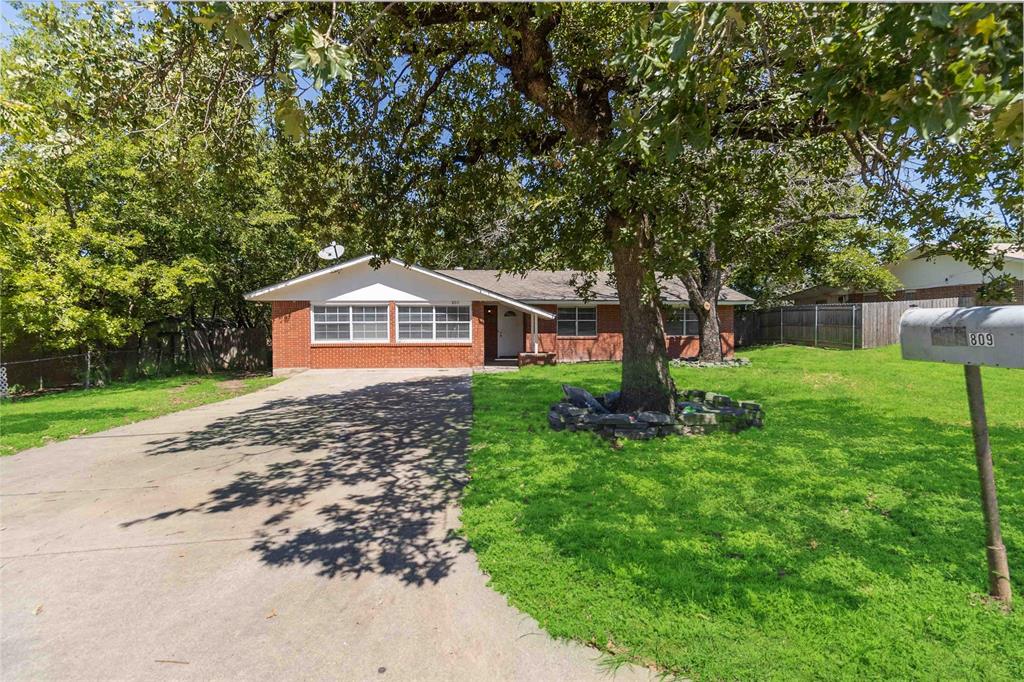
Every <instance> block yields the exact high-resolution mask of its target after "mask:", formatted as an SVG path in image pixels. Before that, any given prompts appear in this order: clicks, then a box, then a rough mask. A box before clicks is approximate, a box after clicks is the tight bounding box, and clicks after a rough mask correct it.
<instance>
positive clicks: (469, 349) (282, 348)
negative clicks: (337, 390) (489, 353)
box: [272, 301, 484, 369]
mask: <svg viewBox="0 0 1024 682" xmlns="http://www.w3.org/2000/svg"><path fill="white" fill-rule="evenodd" d="M388 308H389V316H390V318H391V325H390V326H391V329H390V339H389V340H388V341H386V342H384V341H381V342H379V343H317V344H314V343H311V339H310V335H311V330H310V325H309V301H284V302H274V304H273V311H272V312H273V317H274V320H273V331H274V339H273V344H274V369H285V368H290V367H308V368H311V369H332V368H342V367H366V368H370V367H475V366H479V365H482V364H483V361H484V328H483V316H484V309H483V304H482V303H479V302H475V303H473V304H472V307H471V310H472V315H473V321H472V327H473V330H472V339H473V340H472V342H471V343H447V342H433V341H432V342H423V343H419V342H417V343H408V342H403V343H398V342H397V341H396V333H397V332H396V330H397V328H398V326H397V324H396V314H397V309H396V306H395V304H394V303H390V304H389V306H388ZM279 339H280V341H279Z"/></svg>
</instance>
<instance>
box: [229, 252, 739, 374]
mask: <svg viewBox="0 0 1024 682" xmlns="http://www.w3.org/2000/svg"><path fill="white" fill-rule="evenodd" d="M369 261H370V257H369V256H364V257H362V258H356V259H355V260H350V261H348V262H345V263H338V264H336V265H332V266H331V267H328V268H324V269H323V270H318V271H316V272H311V273H309V274H308V275H302V276H301V277H296V278H294V279H290V280H288V281H286V282H281V283H279V284H274V285H272V286H268V287H265V288H263V289H260V290H258V291H253V292H252V293H249V294H247V295H246V297H245V298H246V300H249V301H257V302H261V303H270V304H271V305H272V306H273V307H272V317H273V329H272V331H273V351H274V353H273V356H274V371H275V372H276V373H283V372H288V371H292V370H295V369H302V368H336V367H478V366H482V365H485V364H488V363H492V362H500V361H502V360H505V361H506V362H508V363H510V364H512V363H518V364H529V363H552V362H576V361H583V360H616V359H620V358H621V357H622V324H621V320H620V316H619V305H618V298H617V294H616V292H615V288H614V287H612V286H610V285H609V284H607V282H606V281H605V280H607V277H606V276H601V277H599V281H598V284H597V285H596V286H595V287H594V288H593V291H592V293H591V299H590V300H588V301H583V300H580V297H579V296H578V294H577V293H576V291H575V289H574V288H573V286H572V284H571V283H570V280H571V278H572V275H573V273H571V272H567V271H562V272H547V271H539V270H536V271H531V272H528V273H527V274H526V275H525V276H515V275H510V274H506V275H504V276H499V273H498V272H497V271H495V270H430V269H428V268H423V267H419V266H417V265H405V264H404V263H402V262H401V261H398V260H392V261H391V262H389V263H386V264H384V265H383V266H381V267H380V268H378V269H374V268H372V267H371V266H370V263H369ZM662 293H663V302H664V304H665V305H666V310H667V311H668V312H669V316H668V318H667V320H666V327H667V332H668V335H667V336H666V339H665V344H666V347H667V349H668V351H669V354H670V355H671V356H672V357H680V356H690V355H696V353H697V351H698V339H697V334H698V330H697V321H696V317H695V316H694V315H693V313H692V312H691V311H690V310H688V309H687V308H686V301H687V295H686V288H685V287H684V286H683V284H682V283H681V282H679V281H678V280H669V281H667V282H666V283H664V285H663V287H662ZM751 302H752V301H751V299H749V298H747V297H746V296H743V295H742V294H740V293H738V292H736V291H733V290H732V289H723V291H722V300H721V301H719V308H718V311H719V319H720V322H721V340H722V349H723V351H724V352H725V353H726V354H727V355H731V354H732V350H733V307H734V306H736V305H746V304H750V303H751Z"/></svg>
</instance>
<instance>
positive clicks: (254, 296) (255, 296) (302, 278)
mask: <svg viewBox="0 0 1024 682" xmlns="http://www.w3.org/2000/svg"><path fill="white" fill-rule="evenodd" d="M370 258H372V256H360V257H359V258H353V259H352V260H349V261H345V262H344V263H338V264H337V265H332V266H330V267H326V268H323V269H320V270H314V271H313V272H307V273H306V274H305V275H299V276H298V277H293V278H292V279H286V280H285V281H283V282H278V283H277V284H271V285H270V286H268V287H263V288H262V289H257V290H256V291H250V292H249V293H247V294H245V296H243V297H242V298H244V299H245V300H246V301H259V300H260V298H261V297H262V296H266V295H267V294H270V293H273V292H275V291H278V290H279V289H284V288H285V287H290V286H292V285H293V284H301V283H302V282H308V281H309V280H311V279H316V278H317V277H322V276H323V275H329V274H331V273H332V272H338V271H339V270H344V269H345V268H347V267H351V266H353V265H359V264H360V263H365V262H366V261H368V260H370Z"/></svg>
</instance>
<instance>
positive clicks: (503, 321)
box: [498, 306, 523, 358]
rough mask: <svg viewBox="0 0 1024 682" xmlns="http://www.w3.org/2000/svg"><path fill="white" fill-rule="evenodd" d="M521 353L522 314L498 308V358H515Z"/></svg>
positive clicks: (501, 307) (502, 307) (503, 307)
mask: <svg viewBox="0 0 1024 682" xmlns="http://www.w3.org/2000/svg"><path fill="white" fill-rule="evenodd" d="M522 352H523V314H522V313H521V312H519V311H518V310H512V309H511V308H506V307H505V306H498V357H502V358H509V357H517V356H518V355H519V354H520V353H522Z"/></svg>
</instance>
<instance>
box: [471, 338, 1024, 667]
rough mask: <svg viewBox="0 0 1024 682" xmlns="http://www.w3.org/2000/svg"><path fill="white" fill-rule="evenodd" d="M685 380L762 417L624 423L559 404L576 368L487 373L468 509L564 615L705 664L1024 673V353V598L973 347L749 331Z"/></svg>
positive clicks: (517, 583) (501, 554)
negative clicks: (1005, 575) (612, 426)
mask: <svg viewBox="0 0 1024 682" xmlns="http://www.w3.org/2000/svg"><path fill="white" fill-rule="evenodd" d="M743 355H745V356H747V357H750V358H751V360H752V361H753V365H752V366H750V367H745V368H732V369H703V370H699V369H680V370H676V371H675V372H674V375H675V379H676V384H677V386H678V387H679V388H680V389H685V388H700V389H706V390H713V391H717V392H721V393H725V394H727V395H729V396H731V397H733V398H738V399H751V400H758V401H760V402H762V403H763V405H764V406H765V410H766V411H767V417H766V426H765V428H764V430H757V429H751V430H749V431H746V432H743V433H741V434H727V433H721V434H715V435H712V436H707V437H694V438H678V437H675V438H667V439H660V440H657V441H652V442H625V443H624V444H623V446H622V448H621V449H613V448H612V447H610V446H609V445H608V444H607V443H606V442H604V441H601V440H599V439H597V438H596V437H595V436H593V435H591V434H584V433H569V432H554V431H552V430H550V429H549V428H548V427H547V424H546V420H545V417H546V413H547V407H548V405H549V404H550V403H552V402H555V401H556V400H558V399H559V398H560V396H561V392H560V390H559V385H560V384H561V383H562V382H569V383H573V384H576V385H580V386H583V387H585V388H588V389H590V390H592V391H594V392H602V391H608V390H613V389H614V388H617V384H618V377H619V369H620V368H619V365H617V364H614V363H598V364H585V365H564V366H560V367H531V368H525V369H523V370H522V371H520V372H516V373H493V374H478V375H476V376H475V377H474V380H473V381H474V384H473V386H474V391H473V396H474V403H475V419H474V425H473V431H472V450H471V454H470V467H471V472H472V481H471V484H470V486H469V488H468V489H467V491H466V496H465V498H464V500H463V507H464V511H463V514H462V520H463V524H464V531H465V533H466V535H467V537H468V538H469V540H470V542H471V544H472V546H473V547H474V549H475V550H476V552H477V553H478V555H479V558H480V563H481V566H482V568H483V569H484V570H485V571H486V572H487V573H488V574H490V576H491V584H492V586H493V587H494V588H495V589H497V590H499V591H500V592H502V593H504V594H506V595H508V597H509V600H510V601H511V602H512V603H513V604H514V605H516V606H517V607H519V608H520V609H522V610H523V611H526V612H527V613H529V614H530V615H532V616H533V617H535V618H536V619H537V620H538V621H540V623H541V625H542V626H543V627H544V628H546V629H547V630H548V631H549V632H550V633H552V634H553V635H555V636H558V637H569V638H574V639H577V640H580V641H583V642H587V643H590V644H592V645H593V646H596V647H598V648H600V649H602V650H604V651H607V652H609V653H610V654H612V656H613V657H614V660H630V661H634V662H637V663H640V664H642V665H652V666H656V667H657V669H658V670H660V671H662V672H667V673H674V674H679V675H683V676H691V677H694V678H697V679H759V680H760V679H811V678H819V679H822V678H827V679H910V678H913V679H944V680H949V679H986V680H989V679H991V680H999V679H1005V680H1020V679H1024V371H1021V370H997V369H985V370H984V371H983V376H984V382H985V390H986V398H987V405H988V411H989V425H990V428H991V439H992V447H993V450H994V453H995V467H996V479H997V484H998V487H999V497H1000V504H1001V511H1002V521H1003V535H1004V539H1005V541H1006V544H1007V549H1008V552H1009V555H1010V571H1011V574H1012V575H1014V576H1015V578H1016V583H1015V587H1016V588H1017V596H1018V608H1017V610H1016V611H1015V612H1013V613H1010V614H1007V613H1004V612H1002V611H1001V610H1000V609H999V608H998V607H995V606H992V605H989V604H987V603H985V599H984V598H983V597H982V595H983V594H984V593H985V591H986V579H985V577H986V564H985V548H984V541H985V535H984V526H983V521H982V516H981V507H980V501H979V492H978V480H977V474H976V472H975V466H974V452H973V446H972V441H971V435H970V422H969V418H968V414H967V403H966V397H965V392H964V379H963V370H962V369H961V368H960V367H957V366H954V365H938V364H928V363H919V362H905V361H903V360H901V359H900V357H899V351H898V348H897V347H889V348H883V349H876V350H866V351H857V352H843V351H827V350H820V349H813V348H802V347H787V346H780V347H768V348H760V349H754V350H750V351H749V352H746V353H744V354H743Z"/></svg>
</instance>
